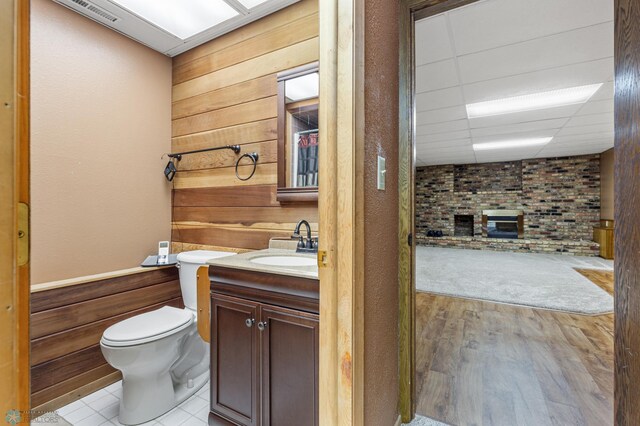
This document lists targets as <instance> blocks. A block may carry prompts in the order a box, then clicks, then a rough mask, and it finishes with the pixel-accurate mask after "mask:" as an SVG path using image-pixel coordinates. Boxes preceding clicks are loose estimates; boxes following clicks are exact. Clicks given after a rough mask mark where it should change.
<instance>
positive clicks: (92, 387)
mask: <svg viewBox="0 0 640 426" xmlns="http://www.w3.org/2000/svg"><path fill="white" fill-rule="evenodd" d="M120 379H122V374H121V373H120V372H119V371H114V372H113V373H111V374H109V375H107V376H104V377H101V378H99V379H98V380H95V381H93V382H91V383H87V384H86V385H84V386H81V387H79V388H78V389H74V390H73V391H71V392H67V393H66V394H64V395H60V396H59V397H57V398H55V399H52V400H51V401H48V402H45V403H44V404H42V405H39V406H37V407H33V410H34V411H42V412H44V411H55V410H58V409H60V408H62V407H64V406H65V405H67V404H71V403H72V402H74V401H77V400H79V399H82V398H84V397H85V396H87V395H89V394H91V393H93V392H95V391H98V390H100V389H102V388H105V387H107V386H109V385H110V384H112V383H115V382H117V381H118V380H120Z"/></svg>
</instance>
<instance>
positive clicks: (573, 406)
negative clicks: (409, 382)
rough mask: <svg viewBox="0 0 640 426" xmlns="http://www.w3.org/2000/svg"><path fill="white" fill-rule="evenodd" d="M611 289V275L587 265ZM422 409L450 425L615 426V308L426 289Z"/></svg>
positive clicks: (419, 369) (419, 319) (419, 323)
mask: <svg viewBox="0 0 640 426" xmlns="http://www.w3.org/2000/svg"><path fill="white" fill-rule="evenodd" d="M580 273H582V274H583V275H585V276H587V277H588V278H589V279H591V280H592V281H594V282H596V284H598V285H600V286H601V287H603V288H605V289H607V288H610V289H611V290H610V292H612V291H613V275H612V273H610V272H606V271H585V270H581V271H580ZM416 333H417V334H416V346H417V347H416V375H417V377H416V383H417V413H418V414H421V415H424V416H427V417H431V418H433V419H436V420H440V421H443V422H446V423H449V424H451V425H460V426H462V425H495V426H502V425H504V426H516V425H532V426H543V425H580V426H582V425H594V426H606V425H611V424H613V314H608V315H599V316H584V315H574V314H567V313H563V312H555V311H547V310H542V309H533V308H526V307H520V306H512V305H504V304H497V303H491V302H485V301H475V300H467V299H459V298H453V297H447V296H438V295H433V294H429V293H420V292H419V293H418V294H417V298H416Z"/></svg>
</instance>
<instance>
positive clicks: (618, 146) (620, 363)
mask: <svg viewBox="0 0 640 426" xmlns="http://www.w3.org/2000/svg"><path fill="white" fill-rule="evenodd" d="M638 22H640V3H638V2H637V1H636V0H616V1H615V43H614V44H615V53H614V57H615V61H614V62H615V102H614V116H615V145H614V149H615V168H614V169H615V178H614V180H615V197H614V202H615V208H614V216H615V217H614V219H615V225H616V229H615V241H616V246H615V258H616V261H615V277H616V279H615V286H616V291H615V318H616V324H615V335H616V342H615V359H616V370H615V424H616V425H617V426H631V425H638V424H640V404H638V401H640V261H639V260H638V259H639V257H640V256H639V254H640V209H639V208H638V206H640V129H639V128H638V122H639V121H640V97H639V96H638V93H639V87H640V26H639V25H638Z"/></svg>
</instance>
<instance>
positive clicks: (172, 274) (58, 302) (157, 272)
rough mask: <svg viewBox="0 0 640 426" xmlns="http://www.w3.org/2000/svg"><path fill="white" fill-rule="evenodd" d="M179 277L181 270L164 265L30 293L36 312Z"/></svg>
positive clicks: (32, 311)
mask: <svg viewBox="0 0 640 426" xmlns="http://www.w3.org/2000/svg"><path fill="white" fill-rule="evenodd" d="M176 280H178V270H177V269H176V268H161V269H154V270H150V271H149V272H140V273H139V274H132V275H124V276H121V277H115V278H108V279H105V280H100V281H92V282H90V283H86V284H78V285H72V286H69V287H62V288H55V289H51V290H46V291H40V292H37V293H33V294H32V296H31V313H32V314H35V313H37V312H41V311H45V310H49V309H55V308H59V307H61V306H67V305H71V304H73V303H79V302H84V301H87V300H94V299H97V298H99V297H104V296H111V295H114V294H117V293H122V292H125V291H131V290H135V289H139V288H144V287H149V286H152V285H156V284H162V283H166V282H170V281H176Z"/></svg>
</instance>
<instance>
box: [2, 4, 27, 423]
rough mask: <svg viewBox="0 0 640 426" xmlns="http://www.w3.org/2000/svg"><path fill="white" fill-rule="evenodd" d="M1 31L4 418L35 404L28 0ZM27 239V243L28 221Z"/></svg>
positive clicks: (5, 7) (5, 14) (8, 15)
mask: <svg viewBox="0 0 640 426" xmlns="http://www.w3.org/2000/svg"><path fill="white" fill-rule="evenodd" d="M0 7H1V8H2V14H1V15H2V21H3V22H2V23H3V25H0V32H2V37H0V38H2V39H3V40H4V41H3V42H2V44H1V46H0V55H2V61H1V62H3V63H4V64H5V66H4V67H0V68H1V69H0V96H2V98H3V99H2V105H1V106H0V108H2V112H1V113H0V162H1V163H2V164H0V187H1V188H0V246H1V247H2V253H3V256H1V257H0V286H1V289H0V295H1V296H0V297H1V298H2V300H1V302H2V315H1V316H2V318H1V319H2V320H1V321H0V327H2V332H1V333H0V335H2V344H3V345H4V347H3V348H2V351H1V353H2V355H1V358H0V374H2V380H1V381H0V383H1V385H0V416H2V418H4V416H5V414H6V412H7V411H9V410H19V411H26V410H28V409H29V408H30V406H29V405H30V383H29V380H30V371H29V368H30V365H29V364H30V363H29V350H30V348H29V344H30V342H29V314H30V312H29V298H30V282H29V263H28V259H27V261H26V263H23V264H22V265H19V264H18V238H17V236H18V216H19V215H18V204H19V203H24V204H26V206H27V208H28V204H29V1H28V0H11V1H5V2H2V5H1V6H0ZM25 232H26V234H25V236H24V240H23V241H25V240H26V241H28V239H29V233H28V224H27V228H26V229H25Z"/></svg>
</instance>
